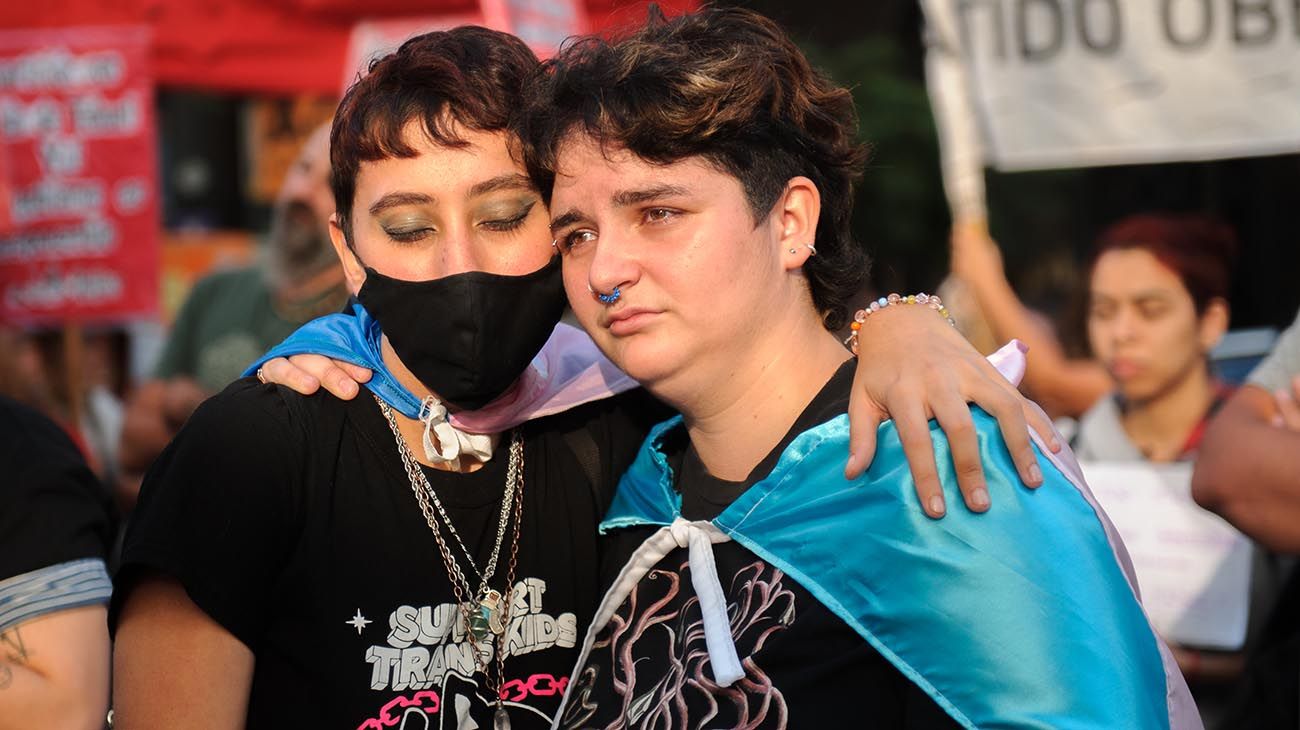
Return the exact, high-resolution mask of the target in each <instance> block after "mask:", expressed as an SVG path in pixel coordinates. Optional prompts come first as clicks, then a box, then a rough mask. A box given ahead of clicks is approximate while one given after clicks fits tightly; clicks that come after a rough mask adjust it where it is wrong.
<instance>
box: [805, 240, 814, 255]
mask: <svg viewBox="0 0 1300 730" xmlns="http://www.w3.org/2000/svg"><path fill="white" fill-rule="evenodd" d="M804 245H805V246H807V247H808V255H809V256H816V255H817V247H816V246H814V245H812V244H811V243H805V244H804Z"/></svg>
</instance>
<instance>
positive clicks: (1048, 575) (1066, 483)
mask: <svg viewBox="0 0 1300 730" xmlns="http://www.w3.org/2000/svg"><path fill="white" fill-rule="evenodd" d="M972 417H973V418H974V421H975V426H976V429H977V431H978V434H979V443H980V447H981V450H982V457H983V464H984V468H985V474H986V476H987V481H988V489H989V493H990V496H991V499H992V503H993V506H992V508H991V509H990V510H989V511H988V512H986V513H984V514H975V513H972V512H969V511H968V510H966V509H954V510H950V511H949V512H948V514H947V516H946V517H944V518H943V519H941V520H932V519H930V518H929V517H926V516H925V514H924V512H923V511H922V510H921V505H920V503H919V501H918V499H917V497H916V494H915V491H914V487H913V481H912V477H911V473H910V471H909V469H908V466H907V460H906V458H905V457H904V454H903V450H902V445H901V443H900V441H899V439H898V436H897V431H896V429H895V428H894V425H893V423H892V422H889V423H886V424H884V425H882V426H881V429H880V431H879V434H878V444H879V445H878V447H877V453H876V457H875V460H874V461H873V462H872V465H871V468H870V469H869V470H868V471H867V473H866V474H864V475H863V476H862V477H860V478H858V479H856V480H853V481H848V480H846V479H845V478H844V476H843V469H844V455H845V454H846V453H848V438H849V426H848V418H847V416H840V417H838V418H835V419H833V420H831V421H829V422H827V423H824V424H822V425H820V426H818V427H816V428H813V429H811V430H809V431H806V432H804V433H803V434H800V435H799V436H798V437H797V438H795V439H794V441H793V442H792V443H791V444H790V446H789V447H788V448H787V449H786V450H785V452H784V453H783V454H782V456H781V458H780V460H779V462H778V463H777V465H776V467H775V469H773V471H772V473H771V474H769V475H768V476H767V477H766V478H764V479H763V480H762V481H760V482H758V483H757V484H755V485H754V486H753V487H751V488H750V489H749V490H748V491H746V492H745V493H744V494H743V495H741V497H740V498H739V499H737V500H736V501H735V502H734V503H733V504H731V506H730V507H728V508H727V509H726V510H725V511H723V512H722V513H721V514H720V515H718V517H717V518H715V519H714V520H713V524H714V525H715V526H717V527H718V528H719V529H721V530H722V531H723V532H725V533H726V534H727V535H729V536H730V537H731V539H733V540H735V541H736V542H738V543H740V544H741V545H743V546H745V547H746V548H747V549H749V550H750V551H752V552H754V553H755V554H757V555H758V556H760V557H762V558H763V559H764V560H766V561H768V562H769V563H771V564H773V565H775V566H776V567H778V568H780V569H781V570H783V571H785V572H786V573H787V574H788V575H790V576H792V577H793V578H794V579H796V580H797V581H798V582H799V583H800V584H801V585H802V586H804V588H806V589H807V590H808V591H809V592H811V593H812V594H813V595H814V596H816V597H817V598H818V599H819V600H820V601H821V602H822V603H823V604H825V605H826V606H827V607H828V608H830V609H831V610H832V611H834V612H835V614H836V615H838V616H839V617H840V618H841V619H843V620H844V621H845V622H846V623H847V624H848V625H849V626H851V627H852V628H853V629H854V630H855V631H857V633H858V634H859V635H861V636H862V637H863V639H865V640H866V641H868V642H869V643H870V644H871V645H872V646H874V647H875V648H876V649H877V650H878V651H879V652H880V653H881V654H882V655H883V656H884V657H886V658H887V659H888V660H889V661H890V662H892V663H893V664H894V665H895V666H896V667H897V668H898V669H899V670H900V671H901V672H902V673H903V674H904V675H905V676H907V677H908V678H909V679H911V680H912V681H913V682H915V683H916V684H917V685H918V686H919V687H921V688H922V689H923V690H924V691H925V692H926V693H928V694H929V695H930V696H931V697H933V698H934V700H935V701H936V702H937V703H938V704H939V705H940V706H941V707H943V709H944V710H945V711H947V712H948V714H949V715H951V716H952V717H953V718H954V719H956V720H957V721H958V722H960V723H961V724H962V725H964V726H965V727H969V728H976V727H978V728H1052V729H1054V730H1067V729H1070V728H1097V729H1100V728H1105V729H1107V730H1112V729H1115V728H1125V729H1137V728H1158V729H1160V730H1164V729H1166V728H1170V727H1171V724H1172V725H1173V726H1174V727H1197V726H1199V720H1198V719H1194V718H1191V717H1187V718H1182V719H1179V718H1178V717H1177V716H1179V715H1185V714H1188V713H1185V712H1181V711H1177V710H1175V709H1173V708H1177V707H1179V706H1180V705H1182V704H1183V699H1182V698H1180V697H1179V695H1180V694H1185V693H1186V686H1185V684H1184V683H1183V682H1182V680H1181V677H1178V676H1177V675H1176V669H1175V670H1169V669H1167V665H1166V664H1165V663H1164V662H1163V661H1162V657H1161V652H1160V648H1159V645H1158V640H1157V639H1156V637H1155V634H1154V632H1153V631H1152V629H1151V627H1150V624H1149V623H1148V621H1147V619H1146V616H1145V614H1144V613H1143V611H1142V609H1141V607H1140V605H1139V604H1138V601H1137V598H1136V596H1135V593H1134V589H1133V588H1132V587H1130V584H1129V582H1128V578H1127V577H1126V575H1125V573H1124V571H1123V569H1122V568H1121V567H1120V564H1119V563H1118V561H1117V558H1116V553H1115V552H1114V549H1113V548H1112V545H1111V543H1110V542H1109V539H1108V537H1107V533H1106V530H1105V529H1104V527H1103V524H1102V521H1101V519H1100V518H1099V516H1098V514H1097V512H1096V511H1095V509H1094V507H1093V506H1092V505H1091V504H1090V502H1089V501H1088V500H1087V499H1085V497H1084V495H1083V494H1082V493H1081V491H1080V489H1079V488H1077V487H1076V486H1075V485H1074V484H1073V483H1071V482H1070V480H1069V479H1067V478H1066V476H1065V475H1064V474H1063V473H1062V472H1061V471H1060V470H1058V469H1057V468H1056V467H1055V466H1054V465H1053V464H1052V463H1051V462H1050V461H1049V460H1048V459H1047V458H1046V457H1043V456H1042V455H1041V453H1040V459H1039V463H1040V465H1041V466H1042V468H1043V472H1044V475H1045V477H1046V480H1045V483H1044V484H1043V486H1041V487H1040V488H1038V489H1036V490H1030V489H1028V488H1025V487H1024V486H1022V485H1021V483H1020V480H1019V477H1018V476H1016V470H1015V467H1014V465H1013V463H1012V461H1011V456H1010V454H1009V453H1008V452H1007V449H1006V446H1005V445H1004V442H1003V441H1002V438H1001V435H1000V434H999V432H998V426H997V422H996V421H995V420H994V419H993V418H992V417H991V416H989V415H988V414H986V413H984V412H983V411H980V410H978V409H972ZM680 424H681V419H680V418H677V419H673V420H672V421H668V422H666V423H664V424H661V425H659V426H658V427H656V428H655V429H654V430H653V431H652V433H651V435H650V437H649V438H648V439H647V441H646V444H645V446H643V448H642V451H641V453H640V454H639V456H638V458H637V460H636V462H635V463H634V464H633V466H632V468H631V469H630V470H629V472H628V473H627V475H626V476H624V478H623V480H622V482H621V483H620V485H619V489H618V493H617V495H616V496H615V499H614V502H613V505H612V506H611V508H610V511H609V514H608V516H607V517H606V519H605V521H604V522H603V523H602V525H601V531H602V532H608V531H609V530H612V529H617V528H619V527H627V526H633V525H658V526H662V525H667V524H670V523H672V522H673V520H674V519H676V518H677V517H678V516H679V515H680V512H681V500H680V496H679V495H678V494H677V493H676V492H675V491H674V489H673V476H672V473H671V469H670V467H669V465H668V462H667V460H666V459H665V457H664V455H663V453H662V452H661V451H660V444H661V443H662V439H663V438H664V436H665V434H667V433H668V432H669V431H670V430H672V429H674V428H677V427H679V425H680ZM931 431H932V438H933V442H934V446H935V452H936V454H935V455H936V457H937V459H938V464H939V465H940V478H941V481H942V483H943V487H944V492H945V494H946V496H947V498H948V501H949V503H950V504H959V503H960V501H961V497H960V493H959V491H958V487H957V481H956V476H955V473H954V472H953V469H952V466H951V459H950V457H949V454H948V452H947V441H946V439H945V438H944V436H943V434H942V431H940V430H939V428H938V426H937V425H935V424H934V423H932V424H931ZM1167 671H1173V672H1175V675H1173V676H1170V675H1167V674H1166V672H1167ZM1170 687H1173V688H1174V689H1172V690H1171V689H1170ZM1171 698H1173V699H1171ZM1188 706H1190V705H1188ZM1171 712H1173V713H1174V714H1175V716H1176V717H1175V720H1174V721H1172V722H1171ZM1192 714H1194V709H1193V712H1192Z"/></svg>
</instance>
